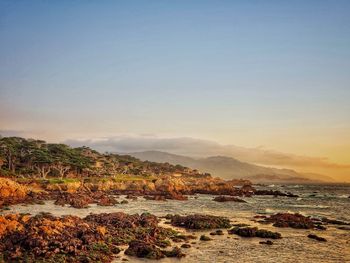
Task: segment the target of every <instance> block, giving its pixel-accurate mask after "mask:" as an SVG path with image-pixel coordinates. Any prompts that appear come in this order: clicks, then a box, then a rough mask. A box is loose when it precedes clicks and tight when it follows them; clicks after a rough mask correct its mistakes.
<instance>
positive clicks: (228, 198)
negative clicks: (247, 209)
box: [213, 195, 246, 203]
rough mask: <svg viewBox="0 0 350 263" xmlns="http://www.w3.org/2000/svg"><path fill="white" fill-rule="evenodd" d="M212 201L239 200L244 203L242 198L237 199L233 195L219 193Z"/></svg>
mask: <svg viewBox="0 0 350 263" xmlns="http://www.w3.org/2000/svg"><path fill="white" fill-rule="evenodd" d="M213 201H216V202H239V203H246V201H244V200H242V199H239V198H237V197H234V196H223V195H220V196H217V197H215V198H214V199H213Z"/></svg>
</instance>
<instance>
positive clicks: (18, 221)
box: [0, 214, 27, 238]
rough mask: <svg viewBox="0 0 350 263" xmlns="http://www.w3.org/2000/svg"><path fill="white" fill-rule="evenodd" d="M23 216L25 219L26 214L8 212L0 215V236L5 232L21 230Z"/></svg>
mask: <svg viewBox="0 0 350 263" xmlns="http://www.w3.org/2000/svg"><path fill="white" fill-rule="evenodd" d="M23 218H24V220H27V216H26V215H24V216H20V215H14V214H10V215H6V216H0V238H1V237H2V236H3V235H4V234H6V233H9V232H13V231H21V230H23V228H24V227H23V223H24V221H23Z"/></svg>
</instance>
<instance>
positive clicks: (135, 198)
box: [125, 194, 137, 201]
mask: <svg viewBox="0 0 350 263" xmlns="http://www.w3.org/2000/svg"><path fill="white" fill-rule="evenodd" d="M125 198H126V199H131V200H134V201H135V200H137V196H134V195H130V194H129V195H127V196H126V197H125Z"/></svg>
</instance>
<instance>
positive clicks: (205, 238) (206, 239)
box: [199, 235, 212, 241]
mask: <svg viewBox="0 0 350 263" xmlns="http://www.w3.org/2000/svg"><path fill="white" fill-rule="evenodd" d="M199 240H201V241H210V240H212V239H211V238H210V237H208V236H206V235H201V237H200V238H199Z"/></svg>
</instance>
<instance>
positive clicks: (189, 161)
mask: <svg viewBox="0 0 350 263" xmlns="http://www.w3.org/2000/svg"><path fill="white" fill-rule="evenodd" d="M129 154H130V155H132V156H134V157H136V158H139V159H141V160H148V161H152V162H162V163H164V162H168V163H170V164H180V165H183V166H187V167H191V168H196V169H198V170H201V171H206V172H209V173H211V174H212V175H213V176H219V177H222V178H224V179H238V178H244V179H250V180H252V181H253V182H290V183H292V182H293V183H308V182H309V183H311V182H332V181H333V179H332V178H330V177H327V176H323V175H318V174H302V173H298V172H296V171H294V170H291V169H278V168H272V167H264V166H259V165H255V164H250V163H246V162H241V161H239V160H237V159H234V158H231V157H226V156H213V157H207V158H192V157H187V156H182V155H176V154H171V153H167V152H161V151H144V152H134V153H129Z"/></svg>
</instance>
